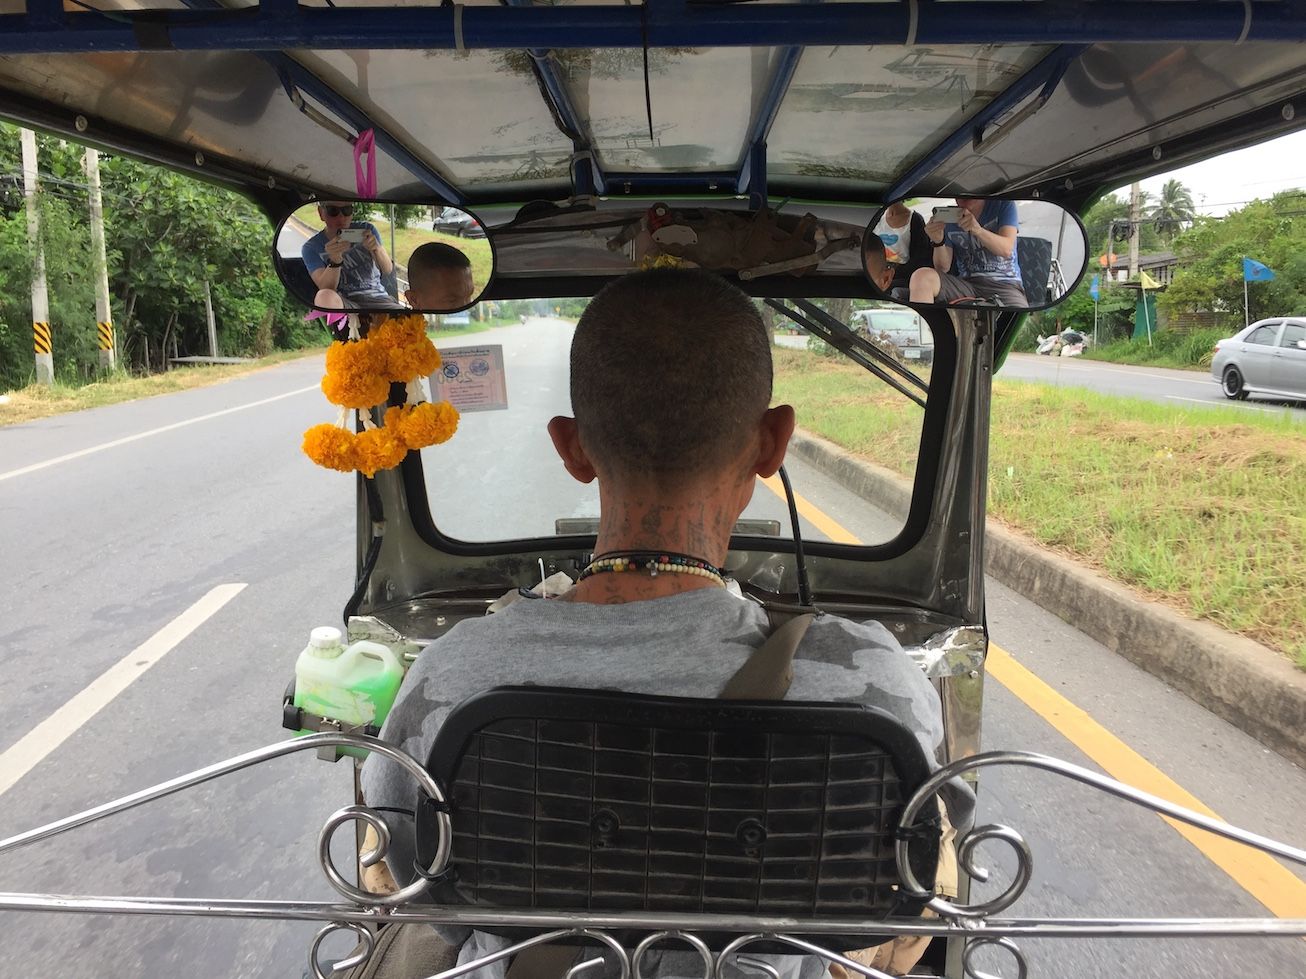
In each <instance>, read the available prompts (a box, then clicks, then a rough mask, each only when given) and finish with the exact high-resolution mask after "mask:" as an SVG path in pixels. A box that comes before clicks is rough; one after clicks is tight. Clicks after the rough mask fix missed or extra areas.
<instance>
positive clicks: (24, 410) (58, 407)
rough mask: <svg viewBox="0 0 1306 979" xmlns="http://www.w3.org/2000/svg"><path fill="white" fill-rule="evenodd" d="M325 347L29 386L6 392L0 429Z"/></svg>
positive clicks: (200, 382) (199, 383)
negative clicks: (73, 382)
mask: <svg viewBox="0 0 1306 979" xmlns="http://www.w3.org/2000/svg"><path fill="white" fill-rule="evenodd" d="M325 349H326V348H325V347H317V348H308V349H304V350H282V351H278V352H277V353H274V354H270V355H269V356H267V357H260V358H259V359H257V360H251V361H250V362H249V363H246V364H197V365H195V366H193V367H176V368H174V369H172V370H170V371H167V372H166V373H163V374H151V375H149V376H148V377H132V376H131V375H129V374H125V373H124V374H114V375H110V376H109V377H107V378H106V379H105V380H103V381H96V382H95V383H93V384H84V385H81V386H79V387H74V386H72V385H68V384H59V383H56V384H55V385H54V386H53V387H48V388H47V387H45V386H43V385H40V384H29V385H28V386H27V387H25V388H19V389H18V390H16V391H8V392H6V393H5V394H4V395H3V396H0V397H3V398H5V399H7V400H5V401H3V402H0V426H4V425H18V424H21V423H22V422H29V421H35V420H36V419H38V418H48V417H50V416H51V415H61V414H63V413H64V412H68V411H81V410H82V409H84V408H100V407H103V406H104V405H111V404H117V403H118V402H120V401H135V400H137V399H139V398H149V397H153V396H154V395H156V394H170V393H172V392H174V391H186V390H189V389H190V388H198V387H205V386H207V385H209V384H216V383H218V382H219V381H225V380H227V379H228V378H232V377H239V376H240V375H241V374H249V373H251V372H253V371H256V370H261V369H263V368H264V367H271V366H272V365H273V364H280V363H284V362H285V361H287V360H297V359H298V358H300V357H307V356H310V355H312V354H318V355H320V354H321V353H322V351H323V350H325Z"/></svg>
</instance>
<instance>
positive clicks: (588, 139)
mask: <svg viewBox="0 0 1306 979" xmlns="http://www.w3.org/2000/svg"><path fill="white" fill-rule="evenodd" d="M510 2H511V0H510ZM527 53H528V54H530V56H531V62H532V64H534V66H535V76H536V77H537V78H538V79H539V80H540V84H541V85H543V86H544V90H545V91H546V92H548V93H549V100H550V101H551V102H552V103H553V110H554V112H556V113H557V118H558V121H559V122H560V123H561V124H562V131H563V134H564V135H565V136H567V137H568V138H569V139H570V140H571V144H572V152H573V154H575V155H574V156H573V157H572V168H571V181H572V190H573V191H574V192H575V193H576V194H577V195H579V196H582V197H586V196H589V195H590V194H602V193H603V192H604V179H603V171H602V170H601V169H600V167H599V159H598V155H597V151H596V150H595V149H594V137H593V135H592V134H591V133H590V130H589V126H588V125H587V124H586V120H584V119H582V118H581V116H580V113H579V112H578V111H577V110H576V106H575V103H573V102H572V99H571V93H570V92H569V91H567V85H566V82H564V81H563V80H562V76H561V75H559V74H558V71H557V62H556V61H555V60H554V59H553V53H552V52H551V51H547V50H543V49H540V48H531V49H530V50H529V51H528V52H527Z"/></svg>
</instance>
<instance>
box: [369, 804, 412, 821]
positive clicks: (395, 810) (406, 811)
mask: <svg viewBox="0 0 1306 979" xmlns="http://www.w3.org/2000/svg"><path fill="white" fill-rule="evenodd" d="M367 808H369V809H374V810H375V811H377V812H393V813H398V814H399V815H400V816H407V817H409V818H410V819H416V818H417V813H415V812H413V810H411V809H401V808H399V807H398V806H368V807H367Z"/></svg>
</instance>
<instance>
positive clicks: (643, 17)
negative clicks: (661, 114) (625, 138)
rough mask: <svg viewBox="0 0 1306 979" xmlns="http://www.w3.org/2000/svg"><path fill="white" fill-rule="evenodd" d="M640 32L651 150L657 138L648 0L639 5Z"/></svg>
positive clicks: (645, 105) (645, 109)
mask: <svg viewBox="0 0 1306 979" xmlns="http://www.w3.org/2000/svg"><path fill="white" fill-rule="evenodd" d="M639 32H640V36H641V38H642V39H643V48H644V111H645V112H646V113H647V114H648V142H649V149H650V152H651V151H652V147H653V144H654V143H656V142H657V139H656V138H655V137H654V135H653V91H652V89H651V88H650V87H649V72H648V0H645V2H644V3H641V4H640V5H639Z"/></svg>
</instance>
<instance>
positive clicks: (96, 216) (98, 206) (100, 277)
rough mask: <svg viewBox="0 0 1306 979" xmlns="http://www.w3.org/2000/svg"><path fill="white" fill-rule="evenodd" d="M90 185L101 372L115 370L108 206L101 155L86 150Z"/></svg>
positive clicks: (87, 176)
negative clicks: (103, 198) (106, 249)
mask: <svg viewBox="0 0 1306 979" xmlns="http://www.w3.org/2000/svg"><path fill="white" fill-rule="evenodd" d="M85 166H86V182H87V183H88V184H89V185H90V188H91V192H90V198H91V260H92V261H93V262H94V263H95V329H96V331H97V332H98V334H99V339H100V368H101V369H102V370H106V371H111V370H113V366H114V360H115V351H114V342H113V312H112V311H111V310H110V308H109V262H108V259H107V258H106V257H105V253H104V204H103V202H102V201H101V198H100V152H99V150H93V149H91V148H90V147H89V146H88V147H87V148H86V162H85Z"/></svg>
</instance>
